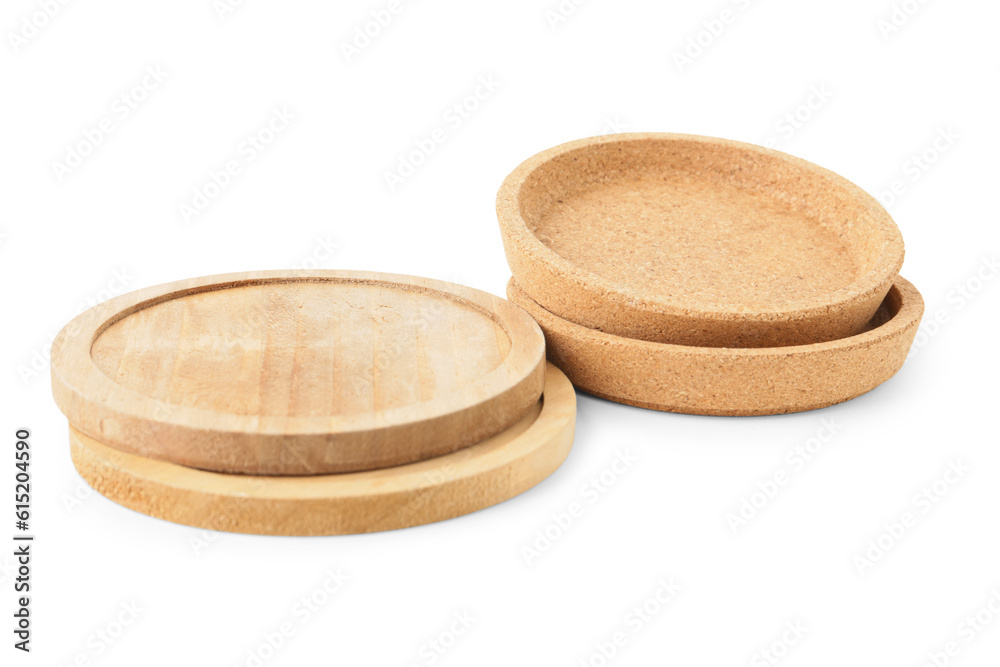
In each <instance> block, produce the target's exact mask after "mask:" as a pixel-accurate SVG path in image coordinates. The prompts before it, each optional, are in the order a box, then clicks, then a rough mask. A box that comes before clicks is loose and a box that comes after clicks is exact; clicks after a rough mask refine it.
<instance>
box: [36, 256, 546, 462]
mask: <svg viewBox="0 0 1000 667" xmlns="http://www.w3.org/2000/svg"><path fill="white" fill-rule="evenodd" d="M544 362H545V341H544V338H543V337H542V333H541V331H540V330H539V328H538V325H537V324H535V322H534V321H533V320H532V319H531V318H530V317H528V315H527V314H525V312H524V311H523V310H521V309H520V308H517V307H516V306H514V305H512V304H511V303H509V302H508V301H506V300H505V299H502V298H500V297H497V296H494V295H492V294H487V293H486V292H482V291H479V290H476V289H472V288H470V287H464V286H461V285H455V284H452V283H446V282H443V281H438V280H430V279H427V278H417V277H413V276H402V275H395V274H383V273H372V272H360V271H325V270H318V271H259V272H248V273H232V274H225V275H217V276H206V277H200V278H192V279H190V280H182V281H178V282H173V283H168V284H164V285H158V286H155V287H150V288H147V289H142V290H138V291H136V292H131V293H129V294H125V295H122V296H119V297H116V298H114V299H111V300H109V301H107V302H105V303H102V304H100V305H98V306H96V307H94V308H92V309H90V310H88V311H86V312H85V313H83V314H82V315H80V316H78V317H77V318H76V319H74V320H73V321H72V322H70V323H69V324H68V325H67V326H66V327H65V328H64V329H63V330H62V332H60V334H59V335H58V336H57V338H56V339H55V341H54V343H53V345H52V391H53V395H54V397H55V400H56V403H57V404H58V406H59V408H60V409H61V410H62V411H63V413H64V414H65V415H66V417H67V418H68V420H69V422H70V424H71V425H72V426H73V427H74V428H76V429H78V430H79V431H81V432H83V433H85V434H86V435H89V436H91V437H93V438H95V439H97V440H99V441H100V442H102V443H104V444H106V445H109V446H111V447H115V448H118V449H121V450H123V451H128V452H132V453H134V454H137V455H140V456H144V457H148V458H154V459H161V460H164V461H170V462H173V463H177V464H180V465H185V466H190V467H194V468H201V469H206V470H216V471H220V472H239V473H246V474H265V475H278V474H280V475H306V474H325V473H338V472H349V471H354V470H369V469H375V468H383V467H388V466H395V465H401V464H406V463H411V462H413V461H419V460H423V459H428V458H433V457H435V456H441V455H443V454H447V453H449V452H452V451H455V450H457V449H460V448H462V447H467V446H469V445H472V444H475V443H477V442H481V441H482V440H484V439H485V438H487V437H490V436H492V435H495V434H496V433H499V432H501V431H503V430H504V429H506V428H508V427H510V426H511V425H512V424H514V423H516V422H517V421H518V420H520V419H521V418H522V417H523V416H524V414H525V413H526V412H527V411H528V410H529V409H530V408H531V406H532V405H533V404H535V403H536V402H537V401H538V397H539V396H540V395H541V392H542V387H543V384H544V373H545V369H544Z"/></svg>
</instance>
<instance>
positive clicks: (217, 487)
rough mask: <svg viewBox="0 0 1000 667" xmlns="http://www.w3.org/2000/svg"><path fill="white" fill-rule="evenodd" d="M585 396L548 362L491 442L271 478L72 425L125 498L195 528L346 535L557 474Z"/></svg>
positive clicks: (456, 511) (103, 478)
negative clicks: (216, 468) (537, 392)
mask: <svg viewBox="0 0 1000 667" xmlns="http://www.w3.org/2000/svg"><path fill="white" fill-rule="evenodd" d="M575 418H576V393H575V392H574V391H573V386H572V385H571V384H570V383H569V380H567V379H566V376H565V375H563V374H562V373H561V372H560V371H559V369H557V368H556V367H555V366H553V365H551V364H548V365H547V369H546V374H545V393H544V395H543V397H542V399H541V400H540V401H539V402H538V403H536V404H535V405H534V406H533V407H532V408H531V409H530V410H529V412H528V414H527V415H525V416H524V417H522V418H521V420H520V421H518V422H517V423H516V424H514V425H513V426H511V427H510V428H509V429H507V430H506V431H504V432H502V433H500V434H498V435H495V436H493V437H492V438H489V439H487V440H486V441H484V442H481V443H479V444H476V445H473V446H471V447H467V448H465V449H461V450H458V451H456V452H452V453H451V454H446V455H444V456H440V457H437V458H434V459H428V460H425V461H420V462H418V463H411V464H408V465H404V466H398V467H395V468H385V469H382V470H369V471H364V472H353V473H341V474H336V475H310V476H305V477H270V476H250V475H232V474H225V473H217V472H208V471H205V470H195V469H193V468H186V467H184V466H179V465H176V464H174V463H167V462H165V461H155V460H152V459H146V458H142V457H140V456H136V455H135V454H129V453H126V452H122V451H120V450H118V449H115V448H113V447H108V446H107V445H103V444H101V443H99V442H98V441H96V440H94V439H93V438H90V437H87V436H86V435H84V434H82V433H81V432H79V431H77V430H76V429H74V428H72V427H70V448H71V452H72V457H73V463H74V465H76V469H77V470H78V471H79V473H80V475H81V476H82V477H83V478H84V479H85V480H86V481H87V483H89V484H90V485H91V486H93V487H94V489H96V490H97V491H98V492H99V493H101V494H102V495H104V496H106V497H108V498H109V499H111V500H113V501H114V502H116V503H119V504H120V505H124V506H125V507H128V508H130V509H133V510H136V511H137V512H142V513H143V514H148V515H149V516H154V517H157V518H160V519H166V520H167V521H173V522H175V523H180V524H184V525H188V526H195V527H198V528H207V529H211V530H221V531H229V532H236V533H254V534H260V535H341V534H348V533H368V532H375V531H380V530H392V529H396V528H405V527H407V526H418V525H421V524H425V523H431V522H434V521H442V520H444V519H450V518H453V517H456V516H460V515H463V514H468V513H470V512H475V511H476V510H480V509H483V508H485V507H489V506H490V505H495V504H496V503H499V502H502V501H504V500H507V499H508V498H512V497H514V496H516V495H518V494H519V493H522V492H524V491H526V490H528V489H530V488H531V487H533V486H535V485H536V484H538V483H539V482H541V481H542V480H543V479H545V478H546V477H548V476H549V475H550V474H551V473H552V472H553V471H555V470H556V468H558V467H559V466H560V465H561V464H562V462H563V460H565V458H566V456H567V454H569V450H570V448H571V446H572V444H573V429H574V421H575Z"/></svg>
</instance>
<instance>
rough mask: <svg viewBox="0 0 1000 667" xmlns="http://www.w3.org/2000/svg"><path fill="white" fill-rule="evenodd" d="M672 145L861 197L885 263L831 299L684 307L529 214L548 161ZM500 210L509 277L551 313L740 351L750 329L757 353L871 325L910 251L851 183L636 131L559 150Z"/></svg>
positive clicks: (504, 193) (519, 180)
mask: <svg viewBox="0 0 1000 667" xmlns="http://www.w3.org/2000/svg"><path fill="white" fill-rule="evenodd" d="M664 140H668V141H669V140H678V141H689V142H696V143H704V144H707V145H712V146H715V147H723V148H727V149H730V150H733V151H736V152H741V153H746V154H752V155H759V156H761V157H762V158H764V159H768V160H772V161H777V162H780V163H782V164H785V165H787V166H789V167H791V168H794V169H798V170H801V171H802V172H804V173H808V174H811V175H815V176H816V177H817V178H820V179H824V180H826V181H827V182H829V184H830V187H836V189H837V190H838V191H840V192H843V193H845V196H850V197H851V198H853V199H855V200H856V201H857V202H858V203H859V205H860V206H862V208H863V209H865V210H867V211H869V212H870V214H871V216H872V218H873V219H874V220H875V221H876V224H875V225H874V227H875V228H877V229H878V232H879V234H880V250H879V255H878V260H877V261H876V262H875V264H874V266H873V268H871V269H870V270H869V271H867V272H866V273H865V274H864V275H862V276H860V277H858V278H857V279H856V280H854V281H853V282H852V283H850V284H849V285H846V286H844V287H842V288H840V289H838V290H837V291H836V292H835V293H832V294H831V295H828V298H819V297H814V298H806V299H800V300H790V301H788V302H787V303H785V304H783V305H781V306H771V307H768V308H766V309H761V310H753V311H745V310H741V309H740V308H738V307H734V306H732V305H723V304H712V303H706V302H703V301H692V300H690V299H680V300H678V299H676V298H674V297H673V296H672V295H670V294H658V293H650V292H648V291H647V290H644V289H638V288H632V287H630V286H629V285H628V284H624V283H617V282H615V281H613V280H610V279H608V278H604V277H602V276H599V275H597V274H595V273H593V272H591V271H588V270H586V269H585V268H583V267H580V266H577V265H576V264H575V263H573V262H571V261H570V260H567V259H565V258H564V257H563V256H561V255H560V254H559V253H557V252H555V251H554V250H552V249H551V248H549V247H548V246H547V245H546V244H545V243H544V242H542V240H541V239H539V238H538V237H537V236H536V235H535V233H534V232H533V231H532V230H531V228H530V226H529V225H528V224H527V222H526V221H525V219H524V217H523V216H522V214H521V206H520V193H521V189H522V187H523V186H524V185H525V183H526V182H527V180H528V179H529V178H530V177H531V175H532V174H533V173H534V172H535V171H536V170H537V169H539V168H540V167H542V166H543V165H545V164H547V163H548V162H551V161H552V160H554V159H557V158H559V157H561V156H563V155H565V154H567V153H571V152H573V151H580V150H585V149H587V148H590V147H593V146H600V145H605V144H614V143H620V142H645V141H664ZM496 212H497V219H498V221H499V226H500V230H501V237H502V240H503V244H504V249H505V254H506V257H507V263H508V264H509V265H510V268H511V272H512V273H513V274H514V278H515V279H516V280H517V281H518V283H519V285H520V286H521V288H522V289H524V290H525V291H526V292H527V293H528V294H530V295H531V296H532V298H533V299H535V300H536V301H538V302H539V303H540V304H541V305H542V306H543V307H546V308H548V309H550V312H554V313H555V314H557V315H559V316H560V317H562V318H563V319H567V320H570V321H574V322H578V323H581V324H583V325H584V326H588V327H592V328H598V327H599V328H601V329H602V330H606V331H609V332H612V333H616V334H617V335H622V336H626V337H630V338H641V339H645V340H650V341H653V342H662V343H679V344H691V345H713V346H719V347H725V346H727V345H732V344H733V343H732V341H728V340H725V338H726V337H727V336H730V335H737V336H738V335H739V333H740V332H745V331H746V330H751V331H752V332H753V336H752V338H759V339H760V340H761V341H762V342H761V344H760V345H759V347H767V346H768V345H772V344H807V343H811V342H815V341H816V340H818V339H815V338H814V339H809V340H807V339H805V338H803V337H802V334H801V333H798V331H799V330H800V329H803V330H811V329H817V330H821V329H822V326H823V325H824V323H825V324H827V325H830V323H834V324H837V325H838V326H840V327H841V329H842V330H843V331H842V332H841V333H842V335H850V334H852V333H855V332H857V331H858V330H859V329H860V328H861V327H863V326H864V324H865V322H867V319H868V318H869V317H871V316H872V314H873V313H874V311H875V310H876V309H877V307H878V305H879V304H880V303H881V301H882V299H883V298H884V297H885V295H886V293H887V292H888V290H889V288H890V287H891V286H892V283H893V280H894V278H895V277H896V275H897V274H898V273H899V270H900V268H901V267H902V264H903V258H904V254H905V248H904V243H903V237H902V233H901V232H900V230H899V227H898V226H897V225H896V223H895V222H894V221H893V219H892V216H891V215H890V214H889V213H888V212H887V211H886V210H885V208H884V207H883V206H882V205H881V204H880V203H879V202H878V200H876V199H875V198H874V197H873V196H872V195H870V194H869V193H867V192H866V191H865V190H864V189H862V188H861V187H860V186H858V185H856V184H855V183H853V182H851V181H850V180H848V179H847V178H845V177H843V176H841V175H840V174H837V173H836V172H833V171H831V170H829V169H826V168H824V167H821V166H819V165H817V164H814V163H812V162H809V161H807V160H803V159H802V158H798V157H795V156H794V155H790V154H787V153H783V152H781V151H778V150H774V149H771V148H766V147H763V146H758V145H755V144H750V143H746V142H741V141H734V140H730V139H721V138H716V137H708V136H701V135H691V134H678V133H667V132H631V133H621V134H610V135H601V136H596V137H588V138H584V139H578V140H575V141H569V142H566V143H563V144H560V145H558V146H553V147H551V148H548V149H546V150H543V151H541V152H539V153H537V154H535V155H533V156H531V157H529V158H528V159H526V160H524V161H523V162H522V163H521V164H519V165H518V166H517V167H515V169H514V170H513V171H512V172H511V173H510V174H509V175H508V176H507V177H506V178H505V179H504V181H503V183H502V184H501V186H500V189H499V191H498V192H497V197H496ZM556 311H558V312H556ZM831 317H833V318H835V319H831ZM851 327H853V328H851ZM716 331H718V332H722V333H715V332H716ZM734 332H735V333H734ZM769 337H770V338H771V339H770V340H769V339H768V338H769Z"/></svg>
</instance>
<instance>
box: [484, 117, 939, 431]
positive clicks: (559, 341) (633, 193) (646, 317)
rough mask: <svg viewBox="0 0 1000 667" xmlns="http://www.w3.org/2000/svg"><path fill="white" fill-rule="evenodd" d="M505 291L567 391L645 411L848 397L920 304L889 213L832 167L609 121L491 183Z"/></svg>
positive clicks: (884, 366) (753, 410) (901, 336)
mask: <svg viewBox="0 0 1000 667" xmlns="http://www.w3.org/2000/svg"><path fill="white" fill-rule="evenodd" d="M497 214H498V218H499V221H500V228H501V231H502V235H503V241H504V247H505V250H506V254H507V261H508V263H509V265H510V267H511V272H512V273H513V279H512V280H511V282H510V284H509V286H508V296H509V298H510V299H511V300H512V301H513V302H514V303H516V304H518V305H520V306H521V307H523V308H525V309H526V310H527V311H528V312H529V313H531V315H532V316H533V317H534V318H535V320H536V321H538V323H539V324H540V325H541V327H542V329H543V331H544V332H545V336H546V341H547V349H548V356H549V359H550V360H551V361H552V362H553V363H554V364H555V365H556V366H558V367H559V368H560V369H562V371H563V372H564V373H566V375H567V376H568V377H569V379H570V380H571V381H572V382H573V384H574V385H576V386H577V387H578V388H580V389H582V390H584V391H586V392H588V393H591V394H594V395H597V396H601V397H604V398H608V399H610V400H613V401H618V402H621V403H627V404H630V405H637V406H641V407H646V408H653V409H658V410H668V411H672V412H685V413H692V414H710V415H763V414H776V413H785V412H796V411H801V410H810V409H813V408H819V407H823V406H827V405H831V404H834V403H839V402H842V401H846V400H848V399H851V398H854V397H856V396H859V395H861V394H863V393H865V392H867V391H869V390H871V389H873V388H874V387H876V386H878V385H879V384H881V383H882V382H884V381H886V380H887V379H889V378H890V377H891V376H892V375H894V374H895V373H896V371H898V370H899V368H900V367H901V366H902V364H903V361H904V360H905V358H906V354H907V352H908V350H909V347H910V345H911V344H912V342H913V338H914V335H915V334H916V330H917V326H918V324H919V322H920V317H921V315H922V313H923V300H922V299H921V297H920V293H919V292H917V290H916V289H915V288H914V287H913V285H911V284H910V283H909V282H907V281H906V280H904V279H903V278H901V277H899V275H898V273H899V269H900V266H901V265H902V262H903V240H902V237H901V235H900V233H899V229H898V228H897V227H896V225H895V223H894V222H893V220H892V218H891V217H890V216H889V214H888V213H887V212H886V211H885V210H884V209H883V208H882V207H881V206H880V205H879V204H878V202H877V201H875V200H874V199H873V198H872V197H871V196H869V195H868V194H866V193H865V192H864V191H862V190H861V189H860V188H858V187H857V186H855V185H854V184H852V183H851V182H849V181H847V180H846V179H844V178H842V177H840V176H838V175H836V174H834V173H832V172H830V171H827V170H825V169H822V168H821V167H818V166H816V165H813V164H811V163H809V162H806V161H804V160H800V159H798V158H794V157H792V156H790V155H786V154H784V153H780V152H777V151H774V150H769V149H766V148H761V147H758V146H753V145H749V144H743V143H739V142H734V141H726V140H721V139H712V138H707V137H697V136H689V135H676V134H624V135H611V136H605V137H597V138H592V139H584V140H581V141H575V142H571V143H568V144H564V145H562V146H558V147H556V148H552V149H550V150H547V151H544V152H542V153H539V154H538V155H536V156H534V157H532V158H530V159H529V160H527V161H525V162H524V163H522V164H521V165H520V166H519V167H518V168H517V169H515V170H514V172H513V173H511V174H510V176H508V177H507V179H506V180H505V181H504V183H503V186H502V187H501V188H500V192H499V195H498V198H497Z"/></svg>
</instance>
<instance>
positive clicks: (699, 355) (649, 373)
mask: <svg viewBox="0 0 1000 667" xmlns="http://www.w3.org/2000/svg"><path fill="white" fill-rule="evenodd" d="M507 294H508V296H509V297H510V300H511V301H513V302H514V303H516V304H518V305H519V306H521V307H522V308H524V309H525V310H527V311H528V312H529V313H530V314H531V316H532V317H534V318H535V320H537V321H538V323H539V324H540V325H541V327H542V330H543V331H544V332H545V339H546V343H547V349H548V355H549V361H551V362H552V363H554V364H555V365H556V366H558V367H559V368H561V369H562V370H563V372H564V373H566V375H567V376H568V377H569V379H570V381H572V382H573V384H574V385H575V386H576V387H577V388H578V389H581V390H583V391H585V392H587V393H590V394H593V395H595V396H599V397H601V398H607V399H609V400H612V401H616V402H618V403H626V404H628V405H635V406H638V407H642V408H651V409H654V410H665V411H669V412H682V413H688V414H696V415H734V416H736V415H769V414H782V413H787V412H802V411H805V410H813V409H815V408H822V407H826V406H828V405H833V404H835V403H841V402H843V401H846V400H849V399H852V398H855V397H857V396H860V395H861V394H864V393H865V392H868V391H871V390H872V389H874V388H875V387H877V386H878V385H880V384H882V383H883V382H885V381H886V380H888V379H889V378H891V377H892V376H893V375H895V374H896V372H897V371H898V370H899V369H900V367H902V365H903V362H904V361H905V360H906V355H907V353H908V352H909V349H910V345H911V344H912V343H913V338H914V336H915V335H916V332H917V326H918V325H919V324H920V318H921V316H922V315H923V312H924V301H923V299H922V298H921V296H920V293H919V292H918V291H917V289H916V288H915V287H914V286H913V285H912V284H910V282H909V281H907V280H904V279H903V278H897V279H896V282H895V284H894V285H893V287H892V289H891V290H890V291H889V294H888V295H887V296H886V298H885V300H884V301H883V302H882V306H881V307H880V308H879V310H878V312H877V313H876V314H875V317H874V318H873V319H872V320H871V321H870V322H869V323H868V326H867V327H866V331H864V332H862V333H860V334H857V335H855V336H851V337H848V338H843V339H841V340H836V341H830V342H826V343H813V344H810V345H797V346H788V347H771V348H743V349H739V348H716V347H688V346H683V345H667V344H665V343H651V342H649V341H641V340H633V339H630V338H622V337H619V336H614V335H612V334H607V333H603V332H601V331H595V330H593V329H587V328H585V327H581V326H579V325H576V324H573V323H572V322H567V321H566V320H563V319H561V318H559V317H556V316H555V315H553V314H552V313H550V312H548V311H547V310H545V309H544V308H542V307H541V306H539V305H538V304H537V303H535V302H534V301H533V300H532V299H531V298H530V297H528V295H527V294H525V292H524V291H523V290H521V289H520V288H519V287H518V285H516V284H515V283H514V281H513V279H512V280H511V281H510V282H509V283H508V284H507Z"/></svg>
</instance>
